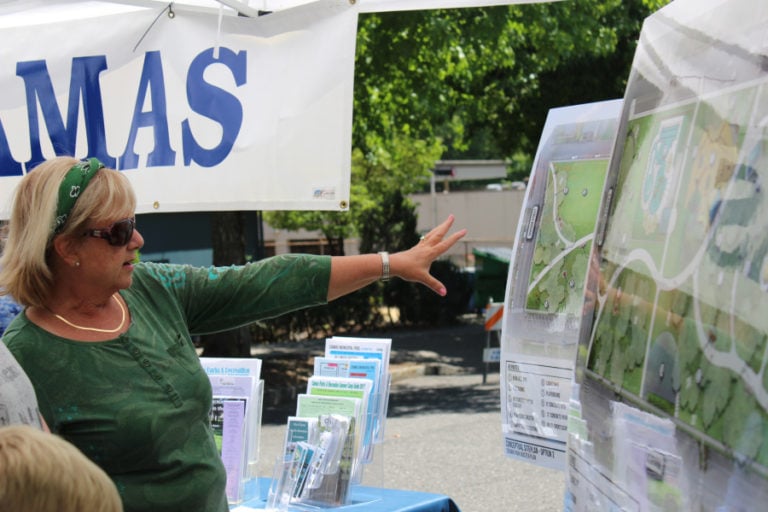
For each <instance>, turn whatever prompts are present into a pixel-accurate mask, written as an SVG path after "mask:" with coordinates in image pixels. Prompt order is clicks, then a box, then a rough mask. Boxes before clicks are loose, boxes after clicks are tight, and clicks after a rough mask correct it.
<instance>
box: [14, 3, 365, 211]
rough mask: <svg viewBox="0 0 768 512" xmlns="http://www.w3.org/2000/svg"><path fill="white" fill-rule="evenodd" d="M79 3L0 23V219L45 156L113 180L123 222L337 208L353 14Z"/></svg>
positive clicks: (345, 180)
mask: <svg viewBox="0 0 768 512" xmlns="http://www.w3.org/2000/svg"><path fill="white" fill-rule="evenodd" d="M46 4H47V5H46ZM88 4H89V2H74V3H66V2H65V3H46V2H43V3H38V2H29V4H26V5H27V6H29V8H25V9H23V10H18V11H17V12H8V11H6V12H5V13H0V14H1V15H0V34H2V36H1V37H2V41H3V52H2V54H1V55H0V90H2V91H3V94H2V95H0V218H7V215H8V213H9V209H10V199H11V194H12V191H13V189H14V188H15V185H16V184H17V183H18V181H19V180H20V178H21V176H22V175H23V173H25V172H27V171H28V170H29V169H31V167H32V166H34V165H35V164H37V163H39V162H40V161H42V160H44V159H47V158H50V157H53V156H55V155H56V154H69V155H74V156H76V157H86V156H95V157H98V158H99V159H101V160H102V161H103V162H104V163H105V164H107V165H108V166H109V167H113V168H117V169H120V170H122V171H123V172H125V173H126V175H127V176H128V177H129V178H130V180H131V181H132V183H133V184H134V186H135V187H136V191H137V195H138V198H139V204H138V208H137V213H146V212H172V211H210V210H241V209H242V210H248V209H253V210H270V209H311V210H343V209H346V208H348V204H349V181H350V141H351V126H352V87H353V71H354V69H353V68H354V55H355V37H356V30H357V14H358V11H357V10H356V8H355V6H354V5H352V4H350V2H348V1H346V0H338V1H337V0H322V1H319V2H314V3H312V4H308V5H305V6H302V7H298V8H295V9H290V10H287V11H283V12H275V13H272V14H270V15H268V16H261V17H258V18H245V17H235V16H217V15H216V14H215V13H212V12H210V11H209V12H203V11H194V10H188V9H187V10H181V9H180V10H178V11H176V12H174V13H173V14H174V15H173V16H169V11H168V10H167V9H166V10H162V11H161V10H160V9H157V8H151V9H148V8H145V7H141V6H138V5H134V6H128V5H121V4H117V3H115V4H110V3H106V4H105V3H103V2H93V3H92V4H93V5H92V6H91V7H89V6H88ZM14 5H15V4H14ZM96 7H98V8H96ZM10 11H13V10H12V9H11V10H10Z"/></svg>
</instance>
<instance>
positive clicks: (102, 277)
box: [80, 213, 144, 289]
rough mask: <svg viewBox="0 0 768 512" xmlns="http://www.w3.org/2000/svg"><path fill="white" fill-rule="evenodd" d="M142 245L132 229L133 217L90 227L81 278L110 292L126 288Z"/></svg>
mask: <svg viewBox="0 0 768 512" xmlns="http://www.w3.org/2000/svg"><path fill="white" fill-rule="evenodd" d="M143 245H144V238H143V237H142V236H141V234H140V233H139V231H138V230H137V229H135V217H134V216H133V214H132V213H131V215H130V216H118V217H115V218H114V219H112V220H111V222H107V223H104V222H100V223H96V222H92V223H89V224H88V228H87V229H86V231H85V233H84V239H83V244H82V247H81V250H82V261H81V263H80V271H81V272H83V278H85V279H89V280H93V281H92V282H94V283H100V284H103V286H105V287H109V288H116V289H124V288H128V287H129V286H130V285H131V281H132V277H133V265H134V263H135V261H136V256H137V251H138V250H139V249H141V247H142V246H143Z"/></svg>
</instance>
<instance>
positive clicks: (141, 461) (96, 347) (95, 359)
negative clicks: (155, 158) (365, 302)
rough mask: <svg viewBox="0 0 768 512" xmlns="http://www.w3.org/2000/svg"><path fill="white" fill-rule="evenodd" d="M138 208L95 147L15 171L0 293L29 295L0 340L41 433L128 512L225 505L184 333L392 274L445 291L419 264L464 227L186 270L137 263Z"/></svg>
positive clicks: (249, 318)
mask: <svg viewBox="0 0 768 512" xmlns="http://www.w3.org/2000/svg"><path fill="white" fill-rule="evenodd" d="M135 208H136V198H135V196H134V192H133V189H132V188H131V185H130V183H129V182H128V180H127V179H126V178H125V176H124V175H123V174H122V173H120V172H118V171H115V170H112V169H107V168H105V167H104V166H102V165H101V164H100V163H99V162H98V160H96V159H90V160H86V161H82V162H81V161H78V160H75V159H72V158H65V157H60V158H56V159H53V160H50V161H48V162H45V163H43V164H41V165H39V166H38V167H37V168H35V169H33V170H32V171H30V172H29V173H28V174H27V175H25V176H24V178H22V180H21V182H20V184H19V187H18V189H17V192H16V198H15V201H14V206H13V210H12V213H11V218H10V222H9V225H8V240H7V242H6V246H5V251H4V253H3V255H2V258H0V290H4V291H5V293H10V294H11V296H13V297H14V299H15V300H17V301H18V302H19V303H20V304H22V305H23V306H24V307H25V309H24V310H23V311H22V312H21V313H20V314H19V315H18V316H17V317H16V318H15V319H14V321H13V322H12V323H11V325H10V326H9V327H8V330H7V331H6V332H5V334H4V336H3V341H4V342H5V343H6V345H7V346H8V348H9V349H10V350H11V352H12V353H13V354H14V356H15V357H16V359H17V360H18V361H19V364H21V366H22V367H23V368H24V371H25V372H26V373H27V375H28V376H29V378H30V380H31V381H32V384H33V385H34V387H35V391H36V393H37V400H38V404H39V407H40V411H41V413H42V415H43V417H44V419H45V420H46V422H47V423H48V426H49V427H50V429H51V431H52V432H54V433H58V434H60V435H61V436H63V437H64V438H65V439H67V440H69V441H71V442H72V443H73V444H75V445H76V446H77V447H78V448H80V450H81V451H83V453H85V454H86V455H87V456H88V457H89V458H90V459H91V460H92V461H94V462H95V463H96V464H98V465H99V466H101V467H102V468H103V469H104V470H105V471H106V472H107V474H109V475H110V477H111V478H112V479H113V480H114V482H115V483H116V484H117V488H118V490H119V491H120V494H121V496H122V499H123V505H124V507H125V510H126V511H128V512H163V511H181V510H194V511H195V512H226V511H227V510H228V506H227V500H226V495H225V471H224V467H223V464H222V462H221V459H220V457H219V455H218V452H217V449H216V445H215V443H214V440H213V435H212V432H211V429H210V425H209V420H208V412H209V410H210V407H211V400H212V397H211V387H210V381H209V380H208V377H207V376H206V374H205V372H204V371H203V370H202V368H201V366H200V362H199V360H198V357H197V353H196V352H195V349H194V345H193V343H192V339H191V334H205V333H211V332H216V331H221V330H226V329H232V328H235V327H238V326H241V325H244V324H247V323H251V322H254V321H257V320H259V319H263V318H270V317H274V316H277V315H280V314H283V313H287V312H290V311H292V310H296V309H299V308H304V307H308V306H313V305H318V304H324V303H326V302H328V301H330V300H333V299H335V298H337V297H340V296H342V295H345V294H347V293H350V292H353V291H355V290H358V289H360V288H362V287H364V286H366V285H368V284H370V283H373V282H374V281H376V280H378V279H388V278H389V277H390V276H392V277H399V278H401V279H406V280H409V281H414V282H420V283H422V284H424V285H426V286H428V287H429V288H431V289H432V290H434V291H435V292H436V293H438V294H440V295H445V293H446V290H445V287H444V286H443V284H442V283H441V282H440V281H438V280H437V279H435V278H434V277H433V276H432V275H430V273H429V269H430V265H431V263H432V261H433V260H435V259H436V258H437V257H439V256H440V255H442V254H443V253H445V251H446V250H448V248H450V247H451V246H452V245H453V244H454V243H456V241H458V240H459V239H460V238H461V237H462V236H464V234H465V231H464V230H460V231H458V232H456V233H453V234H450V235H449V234H448V231H449V229H450V228H451V225H452V224H453V218H452V217H449V218H448V219H447V220H446V221H445V222H443V223H442V224H441V225H440V226H438V227H436V228H435V229H433V230H432V231H431V232H430V233H428V234H427V235H426V236H425V237H424V238H423V239H422V241H421V242H419V244H417V245H416V246H414V247H412V248H411V249H409V250H406V251H402V252H398V253H394V254H391V255H390V254H387V253H379V254H362V255H355V256H340V257H330V256H312V255H298V254H291V255H280V256H276V257H273V258H268V259H266V260H262V261H259V262H257V263H253V264H249V265H244V266H238V267H226V268H216V267H209V268H195V267H191V266H182V265H168V264H151V263H137V262H136V256H137V252H138V251H139V249H141V247H142V245H143V244H144V239H143V238H142V236H141V234H140V233H139V231H138V229H136V222H135V218H134V210H135ZM0 293H2V292H0Z"/></svg>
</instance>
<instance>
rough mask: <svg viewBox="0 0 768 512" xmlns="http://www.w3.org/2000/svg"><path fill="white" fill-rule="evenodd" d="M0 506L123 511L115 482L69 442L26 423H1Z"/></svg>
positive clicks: (25, 511) (26, 510)
mask: <svg viewBox="0 0 768 512" xmlns="http://www.w3.org/2000/svg"><path fill="white" fill-rule="evenodd" d="M0 510H13V511H14V512H81V511H88V512H122V510H123V504H122V502H121V500H120V495H119V494H118V492H117V488H116V487H115V484H114V483H113V482H112V480H110V478H109V477H108V476H107V474H106V473H105V472H104V471H103V470H102V469H101V468H99V467H98V466H97V465H96V464H94V463H93V462H91V461H90V460H89V459H88V458H87V457H86V456H85V455H83V453H82V452H80V451H79V450H78V449H77V448H76V447H75V446H74V445H72V444H70V443H69V442H67V441H65V440H64V439H62V438H60V437H58V436H56V435H55V434H48V433H46V432H43V431H41V430H39V429H36V428H34V427H30V426H29V425H13V426H10V427H2V428H0Z"/></svg>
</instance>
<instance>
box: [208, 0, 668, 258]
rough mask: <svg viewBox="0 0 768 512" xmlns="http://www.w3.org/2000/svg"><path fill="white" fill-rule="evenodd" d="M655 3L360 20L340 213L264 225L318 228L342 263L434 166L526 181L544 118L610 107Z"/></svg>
mask: <svg viewBox="0 0 768 512" xmlns="http://www.w3.org/2000/svg"><path fill="white" fill-rule="evenodd" d="M666 3H668V2H667V0H579V1H563V2H553V3H542V4H527V5H510V6H497V7H483V8H461V9H438V10H429V11H407V12H390V13H369V14H364V15H361V16H360V20H359V24H358V37H357V54H356V60H355V91H354V110H353V112H354V119H353V130H352V138H353V140H352V148H353V149H352V177H351V201H350V210H349V211H348V212H315V211H312V212H269V213H268V214H267V215H266V220H267V222H269V223H270V224H271V225H272V226H274V227H277V228H282V229H297V228H299V227H303V228H305V229H308V230H319V231H321V232H322V233H323V234H324V236H325V237H326V239H327V240H328V242H329V244H330V246H331V247H332V248H333V249H332V250H333V253H334V254H342V253H343V247H344V243H343V242H344V239H345V238H347V237H350V236H355V235H359V234H362V233H371V232H374V231H375V228H376V225H378V226H386V225H388V222H390V221H391V220H392V219H388V218H387V217H386V215H384V214H385V213H386V212H385V211H384V209H385V208H384V205H388V204H391V203H392V201H393V198H394V197H395V196H394V194H395V193H396V192H399V193H400V194H402V195H403V196H407V195H408V194H409V193H410V192H412V191H413V190H416V189H418V188H419V187H420V186H421V184H423V183H424V182H425V180H426V179H427V178H428V177H429V170H430V169H431V168H432V166H433V164H434V162H435V161H436V160H438V159H441V158H443V159H445V158H451V159H453V158H508V159H510V160H512V161H513V162H515V166H514V169H513V171H514V172H517V173H518V175H519V176H521V177H522V176H527V175H528V174H529V173H530V166H531V162H532V159H533V155H534V153H535V150H536V146H537V144H538V139H539V135H540V133H541V129H542V127H543V125H544V121H545V119H546V114H547V111H548V110H549V109H550V108H552V107H557V106H563V105H572V104H578V103H586V102H591V101H597V100H604V99H614V98H619V97H621V96H622V95H623V92H624V88H625V85H626V79H627V77H628V76H629V69H630V66H631V62H632V58H633V55H634V50H635V45H636V41H637V39H638V37H639V33H640V28H641V26H642V22H643V20H644V19H645V17H646V16H648V15H649V14H650V13H652V12H653V11H654V10H656V9H658V8H659V7H661V6H663V5H665V4H666ZM404 206H407V205H404ZM223 234H224V233H223V232H222V231H217V232H216V233H214V236H219V235H223ZM403 236H406V235H405V234H403ZM388 243H393V241H389V240H388ZM389 247H395V245H394V243H393V245H390V246H389Z"/></svg>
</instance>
